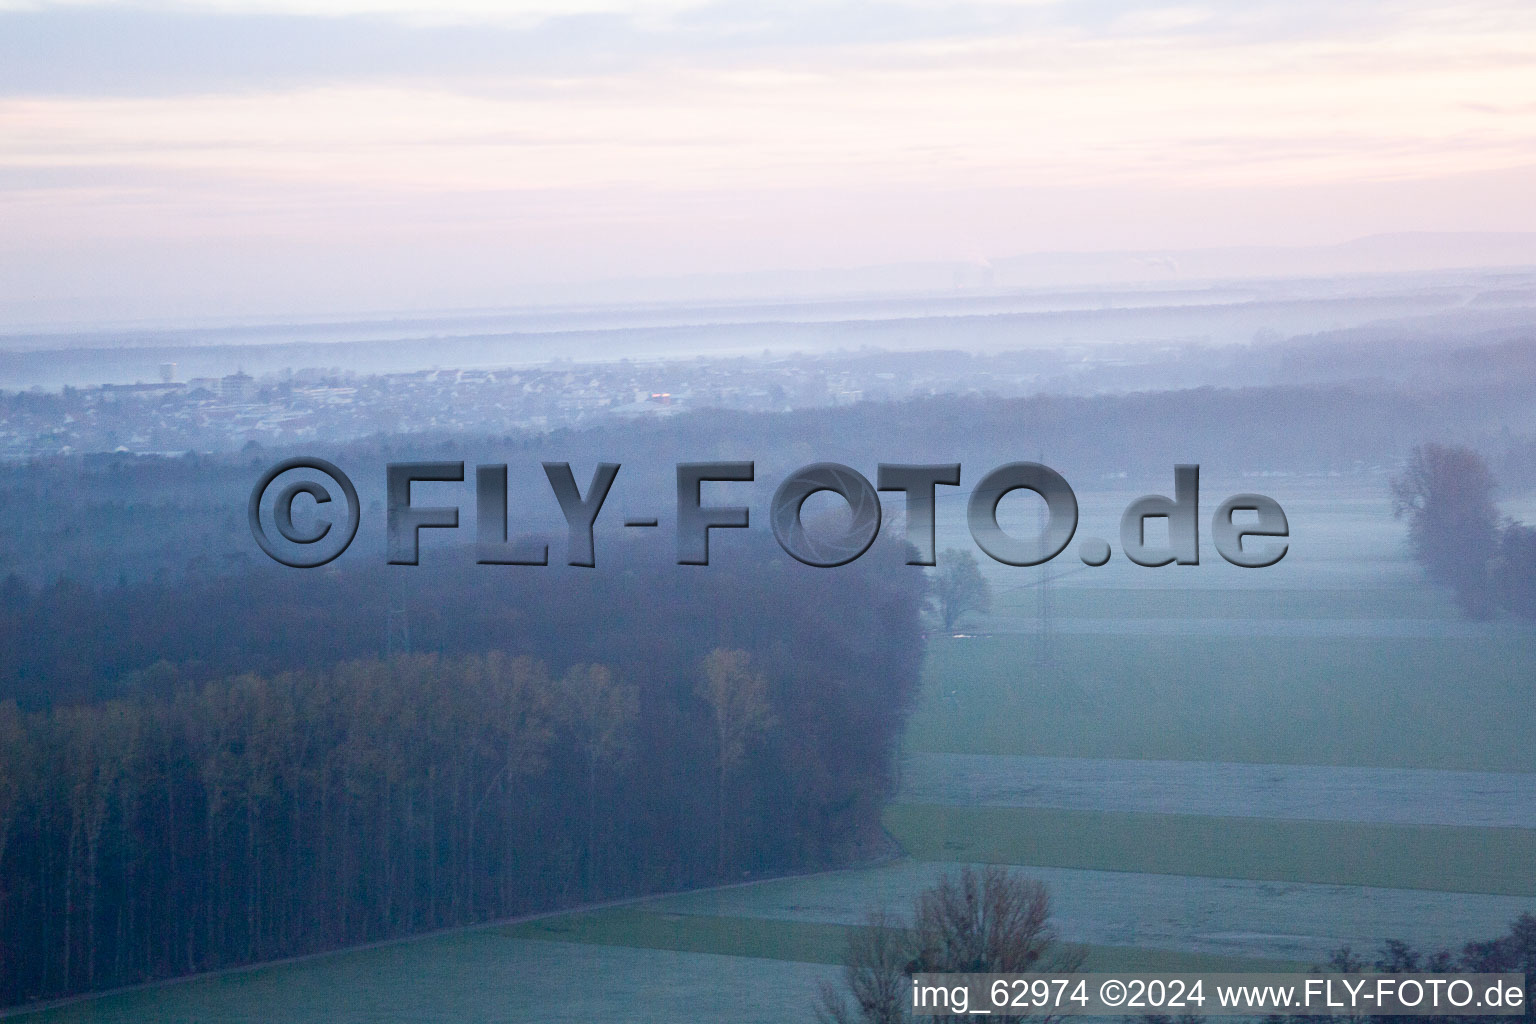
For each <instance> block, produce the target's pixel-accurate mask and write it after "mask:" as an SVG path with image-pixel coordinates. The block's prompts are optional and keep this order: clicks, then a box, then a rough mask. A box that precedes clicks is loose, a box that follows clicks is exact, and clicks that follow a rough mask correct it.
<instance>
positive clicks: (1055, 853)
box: [885, 804, 1536, 896]
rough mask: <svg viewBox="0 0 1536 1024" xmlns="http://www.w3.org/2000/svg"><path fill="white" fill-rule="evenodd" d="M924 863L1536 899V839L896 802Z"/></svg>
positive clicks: (899, 828)
mask: <svg viewBox="0 0 1536 1024" xmlns="http://www.w3.org/2000/svg"><path fill="white" fill-rule="evenodd" d="M885 824H886V827H887V828H888V829H890V831H891V833H892V834H893V835H895V836H896V838H897V839H898V840H899V841H900V842H901V844H902V845H903V846H904V847H905V848H906V850H907V852H908V853H910V854H911V855H912V856H913V857H917V858H919V859H921V860H932V861H968V862H973V863H975V862H980V863H991V864H1019V865H1033V866H1037V867H1063V868H1088V869H1092V870H1100V871H1136V872H1144V873H1148V874H1162V875H1200V876H1206V877H1213V878H1245V879H1255V880H1259V881H1290V882H1321V883H1327V884H1337V885H1371V886H1383V887H1387V888H1396V889H1430V890H1435V891H1440V892H1474V893H1491V894H1495V895H1505V896H1536V831H1530V830H1526V829H1512V828H1456V827H1450V826H1439V825H1376V824H1357V823H1352V822H1320V821H1279V820H1270V819H1261V818H1214V817H1202V816H1197V815H1183V814H1144V813H1134V812H1121V811H1064V810H1047V809H1034V808H1015V807H946V806H939V805H934V804H896V805H892V806H891V807H889V808H887V809H886V813H885Z"/></svg>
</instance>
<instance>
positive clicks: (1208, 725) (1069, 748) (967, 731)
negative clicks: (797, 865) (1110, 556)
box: [905, 633, 1536, 771]
mask: <svg viewBox="0 0 1536 1024" xmlns="http://www.w3.org/2000/svg"><path fill="white" fill-rule="evenodd" d="M1051 642H1052V645H1053V651H1054V658H1053V665H1052V667H1051V668H1049V669H1042V668H1041V667H1040V666H1039V662H1038V658H1037V643H1038V641H1037V640H1036V639H1035V638H1033V637H1030V636H1022V635H1002V634H1000V635H996V636H990V637H977V638H973V639H966V640H951V639H947V638H939V639H935V640H934V641H933V642H932V643H931V644H930V646H929V659H928V665H927V668H926V672H925V677H926V678H925V685H924V691H923V695H922V699H921V701H920V703H919V706H918V710H917V713H916V714H915V715H914V716H913V719H912V722H911V725H910V726H909V728H908V731H907V736H906V740H905V743H906V748H907V749H908V750H913V751H931V752H935V753H967V754H1044V755H1053V756H1063V757H1125V758H1154V759H1156V758H1166V759H1171V760H1181V761H1248V762H1257V763H1269V764H1335V765H1367V766H1379V767H1400V768H1453V769H1469V770H1477V771H1536V744H1532V743H1531V742H1530V727H1529V718H1528V716H1525V715H1520V714H1515V713H1512V712H1511V709H1513V708H1521V707H1526V706H1527V705H1528V704H1529V700H1530V666H1531V665H1532V664H1533V663H1536V633H1532V634H1531V635H1529V636H1501V637H1488V638H1481V639H1472V638H1455V639H1452V638H1440V639H1398V640H1393V639H1381V638H1360V637H1343V638H1317V637H1313V638H1307V637H1209V638H1203V639H1202V638H1198V637H1164V636H1071V635H1065V634H1062V635H1057V636H1056V637H1054V638H1053V639H1052V641H1051Z"/></svg>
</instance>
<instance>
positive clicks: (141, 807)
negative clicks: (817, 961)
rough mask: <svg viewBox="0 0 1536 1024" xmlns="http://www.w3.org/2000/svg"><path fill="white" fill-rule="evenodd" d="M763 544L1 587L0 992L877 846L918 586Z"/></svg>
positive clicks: (560, 902) (262, 955) (139, 975)
mask: <svg viewBox="0 0 1536 1024" xmlns="http://www.w3.org/2000/svg"><path fill="white" fill-rule="evenodd" d="M748 540H749V541H750V539H749V538H748ZM771 543H772V541H771V538H769V539H768V540H767V541H766V543H764V544H761V545H758V546H757V547H752V546H751V545H750V543H748V544H746V545H743V546H742V547H740V548H738V549H737V550H736V551H735V552H734V555H735V558H734V563H733V564H728V565H722V566H719V567H715V566H711V567H708V568H698V567H679V566H676V565H675V564H672V563H671V562H670V560H669V559H667V558H666V556H665V553H661V554H647V553H646V551H645V550H644V549H643V548H641V547H637V548H636V549H635V550H620V551H616V557H615V559H614V561H615V563H616V564H617V565H619V566H623V568H622V569H619V568H616V569H614V570H611V571H602V572H591V571H586V572H583V571H580V570H571V571H561V570H558V569H553V568H551V569H548V570H538V571H535V572H530V573H528V574H515V573H499V572H494V571H492V572H474V571H471V572H468V573H464V572H453V571H449V570H444V571H442V572H434V571H431V570H429V569H427V568H426V567H422V569H421V570H420V571H416V570H412V569H405V570H400V571H399V572H398V573H391V572H390V571H389V570H387V569H385V568H383V567H379V566H372V567H369V566H360V567H358V568H356V569H354V570H352V571H336V572H329V571H327V572H321V573H308V574H306V573H293V572H289V573H265V574H252V575H250V576H247V577H243V578H232V579H229V580H216V581H211V582H208V583H206V584H200V585H196V586H193V585H188V586H184V587H181V588H170V587H161V586H157V585H145V586H142V587H127V588H114V589H109V590H94V589H91V588H82V587H70V586H58V587H51V588H45V589H42V590H32V589H30V588H19V589H18V588H12V591H11V592H10V595H9V598H8V603H7V604H6V605H5V607H4V608H0V633H3V637H0V639H3V640H4V643H3V644H0V682H7V683H9V684H10V686H11V687H12V688H13V689H12V693H13V694H14V695H15V696H14V697H13V698H12V699H10V700H6V699H4V697H3V695H0V1001H3V1002H4V1003H15V1002H19V1001H24V1000H31V999H38V998H45V997H52V996H59V995H64V994H68V993H73V992H80V991H86V990H91V989H100V988H104V987H109V986H115V985H121V984H126V983H132V982H138V981H144V980H149V979H153V978H161V977H167V976H171V975H176V974H181V973H186V972H192V971H202V970H209V969H214V968H219V967H224V966H229V965H234V964H240V963H249V962H253V961H259V960H264V959H269V958H274V957H282V956H290V955H296V954H301V953H306V952H310V951H316V950H321V949H327V948H335V947H337V946H342V945H348V944H353V943H358V942H366V941H371V940H375V939H382V938H387V937H391V936H397V935H405V934H409V933H412V932H418V931H422V930H427V929H434V928H440V927H447V926H452V925H461V924H466V923H470V922H477V921H484V920H488V919H495V918H499V917H505V916H509V915H514V914H518V913H524V912H531V911H536V910H542V909H552V908H556V907H561V906H570V905H574V904H578V903H581V902H586V901H591V900H601V899H608V898H617V897H621V896H630V895H638V894H641V893H645V892H653V891H660V890H668V889H677V888H684V887H689V886H697V885H705V884H711V883H716V882H719V881H723V880H728V879H739V878H741V877H742V876H743V875H744V874H747V875H753V874H762V873H769V872H779V871H787V870H795V869H811V868H817V867H824V866H829V865H834V864H841V863H846V862H848V861H849V860H853V859H859V858H862V857H867V856H870V855H872V854H874V853H875V852H877V851H880V850H883V849H884V845H885V844H886V843H887V842H888V840H887V839H886V838H885V837H884V835H883V833H882V831H881V829H880V824H879V812H880V808H881V806H882V804H883V802H884V800H885V799H886V798H887V796H888V795H889V794H890V793H891V792H892V790H893V788H894V783H895V763H894V762H895V749H896V739H897V737H898V735H899V733H900V729H901V726H902V723H903V721H904V717H905V715H906V713H907V711H908V709H909V708H910V705H911V702H912V699H913V697H914V695H915V692H916V689H917V682H918V671H919V666H920V664H921V658H922V640H921V631H920V628H919V625H920V623H919V615H920V611H921V607H922V604H923V600H924V596H925V595H924V574H923V573H922V572H921V571H920V570H915V569H913V568H912V567H910V566H907V565H905V564H903V561H902V559H903V557H904V552H903V551H900V550H887V551H878V550H877V551H875V552H871V554H870V555H867V556H866V557H865V559H861V560H860V562H859V563H858V564H857V565H855V566H850V567H847V570H846V571H841V570H840V571H838V572H825V571H821V570H814V569H809V568H807V567H805V566H800V565H799V564H798V563H792V562H789V560H787V559H782V558H775V557H773V552H772V550H771V549H770V548H768V546H767V545H768V544H771ZM626 555H628V556H630V557H628V558H627V559H626V558H625V557H624V556H626ZM647 558H650V559H652V561H649V562H648V561H646V559H647ZM786 563H789V564H786ZM866 563H867V564H866ZM394 568H396V569H398V568H399V567H394ZM406 646H409V647H410V648H412V650H409V651H406V650H396V651H395V653H385V652H386V651H388V650H389V649H390V648H391V647H399V648H404V647H406ZM15 697H20V698H21V699H20V700H17V699H15Z"/></svg>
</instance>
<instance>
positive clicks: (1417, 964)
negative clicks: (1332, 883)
mask: <svg viewBox="0 0 1536 1024" xmlns="http://www.w3.org/2000/svg"><path fill="white" fill-rule="evenodd" d="M1314 970H1317V971H1327V972H1338V973H1343V974H1354V973H1358V972H1362V971H1377V972H1380V973H1382V974H1415V973H1419V972H1424V973H1433V974H1444V973H1450V972H1461V973H1467V974H1524V975H1525V992H1526V998H1525V1006H1524V1013H1523V1014H1522V1015H1521V1016H1522V1017H1523V1018H1524V1019H1525V1020H1530V1019H1531V1018H1532V1017H1533V1016H1536V1010H1533V1008H1532V1006H1531V996H1532V995H1533V994H1536V915H1532V914H1529V913H1525V914H1521V915H1520V916H1519V917H1517V918H1516V919H1515V920H1514V921H1513V922H1512V923H1511V924H1510V926H1509V931H1507V932H1505V933H1504V934H1503V935H1498V936H1495V937H1493V938H1491V939H1478V940H1475V941H1472V942H1468V943H1465V944H1464V945H1463V946H1462V947H1461V949H1460V950H1459V951H1453V950H1450V949H1438V950H1424V949H1418V948H1416V947H1415V946H1414V945H1413V944H1412V943H1409V942H1404V941H1403V940H1401V939H1388V940H1387V941H1385V942H1383V943H1382V945H1381V949H1380V950H1378V951H1377V954H1376V956H1375V958H1374V959H1367V958H1366V957H1364V956H1361V955H1360V954H1358V953H1356V952H1355V951H1354V950H1353V949H1351V948H1350V947H1349V946H1341V947H1339V948H1338V949H1335V950H1334V951H1333V952H1332V954H1331V955H1330V956H1329V958H1328V962H1327V963H1325V964H1322V965H1320V966H1318V967H1315V968H1314ZM1284 1019H1287V1018H1278V1017H1269V1018H1266V1024H1269V1022H1276V1021H1280V1020H1284ZM1288 1019H1290V1020H1294V1019H1295V1018H1294V1017H1293V1018H1288ZM1377 1019H1378V1020H1381V1021H1383V1022H1384V1024H1413V1022H1418V1024H1452V1022H1465V1021H1467V1020H1468V1019H1469V1018H1467V1017H1453V1016H1436V1015H1427V1016H1414V1017H1406V1016H1405V1017H1391V1016H1389V1017H1379V1018H1377ZM1483 1019H1484V1020H1491V1021H1492V1020H1509V1019H1510V1018H1509V1017H1502V1018H1501V1017H1486V1018H1483ZM1152 1020H1155V1019H1149V1024H1150V1022H1151V1021H1152Z"/></svg>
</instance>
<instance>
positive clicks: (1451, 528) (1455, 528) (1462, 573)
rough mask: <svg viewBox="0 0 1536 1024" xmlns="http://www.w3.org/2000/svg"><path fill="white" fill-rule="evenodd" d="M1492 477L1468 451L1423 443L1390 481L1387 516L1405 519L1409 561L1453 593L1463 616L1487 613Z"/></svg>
mask: <svg viewBox="0 0 1536 1024" xmlns="http://www.w3.org/2000/svg"><path fill="white" fill-rule="evenodd" d="M1493 488H1494V481H1493V475H1492V474H1491V473H1489V471H1488V467H1487V465H1486V464H1484V462H1483V460H1482V458H1481V457H1479V456H1478V454H1477V453H1476V452H1474V451H1472V450H1471V449H1469V448H1460V447H1447V446H1444V445H1438V444H1423V445H1419V446H1418V447H1416V448H1414V449H1413V452H1412V453H1411V454H1410V455H1409V457H1408V464H1407V466H1406V467H1405V468H1404V470H1403V473H1402V475H1401V476H1398V477H1397V478H1395V479H1394V480H1393V481H1392V512H1393V515H1395V516H1399V517H1402V516H1406V517H1407V518H1408V540H1409V542H1410V543H1411V544H1412V545H1413V553H1414V557H1415V558H1417V559H1418V561H1419V562H1420V563H1421V564H1422V565H1423V566H1424V568H1425V570H1426V571H1427V572H1428V573H1429V577H1430V579H1432V580H1434V581H1435V582H1437V583H1441V584H1444V585H1445V586H1449V587H1450V588H1452V590H1454V591H1455V594H1456V600H1457V603H1459V604H1460V605H1461V607H1462V608H1463V610H1465V611H1466V612H1467V613H1468V614H1470V615H1473V616H1476V617H1479V618H1481V617H1486V616H1487V615H1488V614H1490V612H1491V611H1492V607H1493V600H1492V587H1491V586H1490V581H1489V564H1490V562H1491V560H1492V559H1493V556H1494V552H1495V549H1496V547H1497V544H1498V518H1499V517H1498V510H1497V509H1496V508H1495V507H1494V504H1493Z"/></svg>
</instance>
